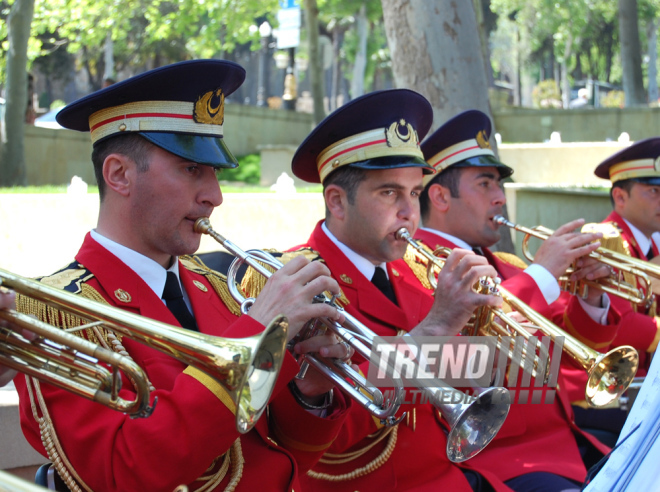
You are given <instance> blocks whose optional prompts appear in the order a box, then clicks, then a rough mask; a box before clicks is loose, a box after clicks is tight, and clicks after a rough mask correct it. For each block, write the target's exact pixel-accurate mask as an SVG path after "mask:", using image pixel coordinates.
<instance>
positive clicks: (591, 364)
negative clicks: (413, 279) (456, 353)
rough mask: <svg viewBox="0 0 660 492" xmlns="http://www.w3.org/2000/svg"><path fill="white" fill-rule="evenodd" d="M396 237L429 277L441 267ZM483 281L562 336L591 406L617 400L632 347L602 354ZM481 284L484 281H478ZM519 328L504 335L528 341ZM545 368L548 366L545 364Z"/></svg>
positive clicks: (629, 375)
mask: <svg viewBox="0 0 660 492" xmlns="http://www.w3.org/2000/svg"><path fill="white" fill-rule="evenodd" d="M404 230H405V229H404ZM400 232H401V230H400V231H398V232H397V235H399V233H400ZM400 237H402V238H404V239H406V240H407V241H408V243H409V244H410V245H412V246H413V247H414V248H415V250H416V251H417V252H419V253H420V254H421V255H422V256H423V257H424V258H426V259H427V260H429V265H428V269H427V272H428V274H429V277H430V276H431V275H432V271H433V269H434V268H438V269H441V268H442V266H443V265H444V262H442V261H437V258H436V257H435V255H434V254H431V253H428V252H427V251H426V250H424V248H422V246H421V245H420V244H419V243H417V241H415V240H414V239H413V238H412V237H411V236H410V234H409V233H408V231H405V234H404V233H402V234H401V235H400ZM431 257H433V259H431ZM434 280H435V279H434ZM483 282H485V285H487V286H488V287H489V290H488V291H487V292H482V293H488V294H499V295H501V296H502V298H503V300H504V302H505V303H507V304H508V305H509V306H511V308H512V309H513V310H515V311H518V312H519V313H520V314H522V315H523V316H524V317H525V318H527V320H529V322H531V323H532V324H533V325H535V327H536V328H538V329H539V330H540V331H541V333H543V335H545V336H548V337H550V338H551V339H552V340H556V339H557V338H558V337H564V345H563V347H562V349H563V351H564V352H565V353H566V354H567V355H568V356H569V357H570V358H571V360H573V361H574V362H575V363H576V364H577V365H578V366H580V367H581V368H582V369H584V370H585V371H586V372H587V374H588V376H589V379H588V381H587V386H586V388H585V399H586V400H587V402H588V403H589V404H590V405H591V406H594V407H602V406H605V405H607V404H609V403H611V402H612V401H614V400H616V399H618V398H619V397H620V396H621V395H622V394H623V393H624V391H626V389H627V388H628V386H629V385H630V383H631V382H632V381H633V378H634V377H635V373H636V372H637V366H638V364H639V356H638V354H637V351H636V350H635V349H634V348H632V347H630V346H627V345H624V346H621V347H617V348H615V349H612V350H610V351H609V352H608V353H606V354H601V353H600V352H597V351H596V350H593V349H592V348H590V347H588V346H587V345H585V344H583V343H582V342H580V341H579V340H577V339H576V338H574V337H572V336H571V335H569V334H568V333H566V332H565V331H564V330H562V329H561V328H559V327H558V326H556V325H555V324H554V323H552V322H550V321H549V320H548V319H546V318H545V317H543V316H541V315H540V314H539V313H538V312H536V311H535V310H533V309H532V308H531V307H529V306H528V305H527V304H525V303H524V302H523V301H521V300H520V299H518V298H517V297H515V296H514V295H513V294H511V293H510V292H509V291H507V290H506V289H505V288H504V287H502V286H501V285H499V283H494V284H492V286H491V284H490V283H489V282H488V281H483ZM481 285H484V284H483V283H482V284H481ZM482 309H485V310H488V311H489V312H490V313H491V314H494V315H495V317H497V318H500V319H503V320H506V319H508V318H510V317H509V316H508V315H507V314H506V313H504V311H502V310H501V309H500V308H493V307H484V308H482ZM492 318H493V317H492V316H490V317H489V318H488V319H489V320H492ZM476 324H478V323H476ZM515 324H518V323H515ZM513 326H514V324H511V325H510V324H509V322H508V321H505V322H504V323H503V325H499V324H497V323H486V325H485V326H478V328H479V332H478V333H472V334H473V335H476V334H485V335H496V336H498V337H499V336H502V333H500V329H501V328H507V327H508V328H513ZM519 327H520V330H522V331H521V332H519V331H518V328H514V330H513V331H515V333H507V334H506V335H505V336H515V335H519V336H523V337H525V338H526V339H527V340H529V336H530V335H529V332H527V330H526V329H525V328H524V326H523V325H519ZM546 360H547V359H546ZM546 367H549V365H548V366H546Z"/></svg>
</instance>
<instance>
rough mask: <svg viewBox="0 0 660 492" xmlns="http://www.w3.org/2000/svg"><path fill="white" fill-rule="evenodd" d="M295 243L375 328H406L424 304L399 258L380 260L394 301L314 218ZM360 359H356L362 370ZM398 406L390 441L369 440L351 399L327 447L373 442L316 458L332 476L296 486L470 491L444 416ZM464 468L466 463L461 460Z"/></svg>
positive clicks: (367, 424)
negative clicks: (335, 458) (342, 457)
mask: <svg viewBox="0 0 660 492" xmlns="http://www.w3.org/2000/svg"><path fill="white" fill-rule="evenodd" d="M299 248H311V249H312V250H314V251H315V252H317V253H318V254H319V255H320V257H321V258H322V259H323V261H324V262H325V263H326V265H327V266H328V268H329V269H330V271H331V272H332V276H333V277H334V278H335V279H336V280H337V282H338V283H339V286H340V287H341V289H342V291H343V294H344V295H345V296H346V298H347V299H348V304H347V305H346V306H345V308H346V311H348V312H349V313H350V314H351V315H353V316H355V317H356V318H357V319H358V320H359V321H360V322H362V323H364V324H365V325H366V326H367V327H369V328H370V329H371V330H372V331H373V332H374V333H376V334H377V335H381V336H396V335H397V334H398V333H399V332H400V331H403V332H407V331H410V330H411V329H412V328H414V327H415V326H416V325H417V324H418V323H419V322H420V321H421V320H422V319H423V318H424V317H425V316H426V314H427V313H428V311H429V310H430V308H431V305H432V298H431V297H430V296H428V295H427V294H426V293H425V292H423V291H422V290H420V289H419V288H418V287H417V286H416V285H415V283H416V282H417V281H416V279H415V278H414V275H413V274H412V272H411V271H410V270H409V268H408V267H407V265H406V264H405V263H404V262H400V265H397V266H394V265H393V264H388V265H387V272H388V276H389V278H390V282H391V284H392V287H393V289H394V292H395V295H396V298H397V300H398V303H399V306H400V307H399V306H396V305H395V304H394V303H392V302H391V301H390V300H389V299H387V297H385V295H384V294H383V293H382V292H381V291H380V290H378V289H377V288H376V287H375V286H374V285H373V284H372V283H371V281H370V279H367V278H366V277H365V276H364V275H363V274H362V273H360V272H359V271H358V270H357V268H356V267H355V266H354V265H353V263H351V261H350V260H349V259H348V258H347V257H346V256H345V255H344V254H343V253H342V252H341V251H340V250H339V248H337V246H336V245H335V244H334V243H333V242H332V241H331V240H330V239H329V238H328V237H327V235H326V234H325V233H324V232H323V230H322V228H321V222H319V223H318V224H317V226H316V228H315V229H314V231H313V232H312V235H311V236H310V238H309V240H308V242H307V244H305V245H303V246H298V247H296V248H292V250H291V251H293V250H297V249H299ZM395 263H398V262H395ZM367 364H368V362H367V363H364V364H362V365H361V368H362V372H365V374H366V368H367ZM403 407H407V408H405V410H406V411H407V412H408V417H407V418H404V420H403V421H402V422H401V423H400V424H399V425H398V426H397V427H396V432H397V435H396V436H395V439H396V440H395V441H394V442H392V441H393V438H392V434H389V435H388V436H386V437H385V438H384V439H382V441H380V442H378V443H375V442H376V440H377V439H378V437H380V436H381V433H382V432H383V431H382V430H381V426H380V425H379V424H377V423H376V422H375V420H374V418H373V417H372V416H371V415H370V414H369V413H368V412H367V411H366V410H365V409H364V408H363V407H361V406H360V405H356V404H354V405H353V406H352V408H351V410H350V411H349V415H348V417H347V419H346V422H345V424H344V426H343V428H342V430H341V432H340V434H339V435H338V437H337V439H336V440H335V442H334V443H333V445H332V446H331V448H330V449H329V450H328V452H329V453H336V454H344V453H347V452H353V451H358V450H366V447H367V446H369V445H372V446H373V447H372V448H371V449H369V450H366V451H365V452H364V454H362V455H360V456H359V457H357V458H356V459H352V460H348V461H347V462H345V463H342V464H332V465H328V464H324V463H318V464H317V465H315V466H314V467H313V470H314V471H315V472H317V473H325V474H328V475H332V476H335V477H337V476H340V477H339V478H340V479H339V480H337V479H336V478H334V479H333V478H331V477H325V478H320V479H319V478H311V477H309V476H304V474H302V475H303V476H301V481H302V482H303V485H305V487H306V488H308V489H310V490H318V491H324V490H327V491H333V492H335V491H355V490H360V491H367V490H377V491H379V492H385V491H392V490H418V491H429V492H431V491H433V492H435V491H437V490H451V491H459V490H466V491H469V490H471V488H470V486H469V484H468V483H467V481H466V479H465V478H464V476H463V473H462V472H461V470H460V469H459V467H458V466H456V465H454V464H452V463H451V462H450V461H449V460H448V458H447V454H446V451H445V449H446V446H447V439H446V435H445V431H444V429H443V425H444V421H442V422H443V424H441V423H440V419H439V418H438V417H437V414H436V411H435V410H434V408H433V407H432V406H431V405H430V404H428V403H426V404H423V405H420V404H418V405H414V407H413V405H404V406H403ZM403 407H402V408H403ZM372 435H373V437H371V436H372ZM366 436H370V437H366ZM374 443H375V444H374ZM392 443H393V444H394V448H393V450H388V445H391V444H392ZM465 467H466V468H469V465H465ZM364 472H368V473H364Z"/></svg>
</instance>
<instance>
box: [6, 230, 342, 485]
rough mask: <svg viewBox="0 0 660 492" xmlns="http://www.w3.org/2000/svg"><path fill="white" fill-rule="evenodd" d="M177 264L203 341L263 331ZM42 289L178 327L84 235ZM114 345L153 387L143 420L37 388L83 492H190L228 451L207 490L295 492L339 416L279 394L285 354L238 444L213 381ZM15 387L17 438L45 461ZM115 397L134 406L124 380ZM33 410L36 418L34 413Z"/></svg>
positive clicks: (150, 352)
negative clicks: (267, 400)
mask: <svg viewBox="0 0 660 492" xmlns="http://www.w3.org/2000/svg"><path fill="white" fill-rule="evenodd" d="M179 261H180V265H179V267H180V269H179V271H180V278H181V282H182V284H183V286H184V288H185V290H186V292H187V293H188V296H189V299H190V302H191V305H192V309H193V312H194V314H195V317H196V321H197V325H198V327H199V330H200V331H201V332H202V333H205V334H208V335H215V336H222V337H232V338H241V337H247V336H252V335H255V334H258V333H260V332H262V331H263V329H264V327H263V326H262V325H261V324H260V323H258V322H257V321H255V320H254V319H253V318H251V317H249V316H241V317H240V318H238V317H237V316H236V315H235V314H233V313H232V312H231V310H230V309H229V308H228V306H227V305H226V304H225V303H224V302H223V301H222V300H221V299H220V297H219V296H218V295H217V293H216V291H215V290H214V287H213V283H214V282H215V281H217V280H218V279H219V278H220V277H219V276H218V275H217V274H215V273H214V272H213V273H212V272H211V271H210V270H208V269H205V268H202V267H201V266H200V265H199V264H195V263H193V261H191V259H190V258H188V259H185V258H183V259H180V260H179ZM42 281H43V282H46V283H49V284H51V285H55V284H57V285H59V286H60V287H67V286H68V288H67V290H72V291H73V292H76V291H77V292H80V289H81V287H82V288H86V289H87V292H90V289H88V287H91V288H92V289H93V291H92V292H94V291H95V292H96V293H97V295H100V296H101V297H102V298H103V300H105V302H107V303H108V304H110V305H111V306H115V307H119V308H121V309H126V310H127V311H131V312H134V313H137V314H140V315H142V316H145V317H148V318H152V319H155V320H158V321H162V322H165V323H169V324H172V325H175V326H178V323H177V320H176V318H175V317H174V316H173V315H172V314H171V312H170V311H169V310H168V309H167V307H166V306H165V305H164V303H163V302H162V300H161V299H160V298H159V297H158V296H157V295H155V294H154V292H153V291H152V290H151V289H150V288H149V287H148V286H147V284H146V283H145V282H144V281H143V280H142V279H141V278H140V277H138V276H137V274H136V273H135V272H133V270H131V269H129V268H128V267H127V266H126V265H125V264H124V263H123V262H122V261H120V260H119V259H118V258H117V257H116V256H114V255H113V254H111V253H109V252H108V251H107V250H106V249H105V248H103V247H102V246H100V245H99V244H98V243H97V242H96V241H94V240H93V239H92V238H91V236H90V235H89V234H88V235H87V237H86V238H85V241H84V244H83V246H82V248H81V249H80V251H79V252H78V255H77V256H76V262H74V263H72V264H71V265H70V266H69V267H68V269H67V270H63V271H61V272H59V273H58V274H55V275H53V276H51V277H47V278H45V279H43V280H42ZM19 307H20V304H19ZM121 343H122V344H123V346H124V347H125V348H126V350H127V352H128V353H129V354H130V356H131V357H132V358H133V360H134V361H135V362H136V363H137V364H138V365H140V366H141V367H142V368H143V369H144V370H145V372H146V373H147V375H148V377H149V380H150V382H151V384H152V385H153V387H154V388H155V391H152V393H151V400H152V404H153V401H154V400H155V399H156V398H157V399H158V401H157V404H156V407H155V410H154V412H153V414H152V415H151V416H150V417H148V418H143V419H132V418H130V417H129V416H127V415H124V414H122V413H120V412H117V411H114V410H110V409H108V408H106V407H105V406H102V405H100V404H98V403H94V402H91V401H89V400H87V399H84V398H80V397H78V396H74V395H72V394H71V393H68V392H66V391H64V390H60V389H57V388H54V387H52V386H50V385H48V384H41V385H40V388H41V393H42V394H43V396H44V399H45V403H46V409H47V412H48V413H49V416H50V419H52V424H53V426H54V429H55V432H56V433H57V436H58V438H59V441H60V443H61V447H62V450H61V451H59V452H58V455H59V456H60V457H61V456H62V452H63V453H64V455H66V458H67V459H68V460H69V461H70V463H71V465H72V468H73V469H74V470H75V472H76V473H78V475H79V476H80V477H81V479H82V480H83V481H84V482H85V483H86V484H87V485H88V487H89V489H91V490H99V491H112V490H117V491H123V492H125V491H147V490H149V491H168V492H169V491H171V490H173V489H174V488H175V487H177V486H178V485H180V484H186V485H188V486H189V488H190V489H191V490H194V489H196V488H198V487H200V486H202V485H204V484H205V483H207V482H208V480H207V479H200V477H202V476H205V475H206V476H208V475H212V474H214V473H216V472H217V471H218V470H219V468H220V467H221V464H222V462H223V460H224V457H223V455H225V453H227V452H228V450H229V449H230V448H232V449H234V455H233V456H232V458H231V466H230V469H229V471H228V472H227V473H226V476H225V477H224V479H222V480H219V481H218V482H217V485H216V486H211V487H210V488H209V490H223V489H224V487H226V486H227V484H228V482H229V480H230V478H231V477H232V476H236V475H239V476H240V480H239V482H238V486H237V488H236V490H244V491H253V490H273V491H284V490H292V489H295V490H300V489H301V487H300V484H299V483H298V480H297V472H298V468H297V465H296V459H294V454H295V456H296V458H297V459H299V460H300V462H301V463H304V466H305V467H306V466H310V465H311V463H313V462H314V461H316V459H318V457H319V456H320V454H322V453H323V450H324V449H325V448H326V447H328V446H329V444H330V442H331V441H332V439H333V437H334V435H335V434H336V432H337V429H338V427H339V426H340V425H341V422H342V416H343V415H344V414H345V413H346V412H345V411H342V410H343V409H344V408H345V400H344V399H343V397H342V396H341V395H337V398H336V399H335V401H336V402H337V405H336V407H335V408H337V409H338V410H337V411H335V412H334V413H333V414H332V415H331V416H330V418H327V419H319V418H317V417H315V416H313V415H311V414H310V413H309V412H307V411H305V410H304V409H302V407H300V406H299V405H298V404H297V403H295V401H294V400H293V397H292V396H291V394H290V392H289V390H288V389H287V388H286V387H285V386H286V382H287V381H288V380H290V379H291V378H292V377H293V376H294V375H295V374H296V372H297V371H298V365H297V363H296V362H295V360H294V359H293V358H292V357H291V356H290V355H288V354H287V357H286V360H285V363H284V365H283V368H282V372H281V374H280V378H279V380H278V385H277V387H276V389H275V392H274V395H276V396H274V397H273V398H274V399H273V400H271V404H270V406H269V412H268V413H269V416H270V419H269V418H268V416H267V413H266V412H265V413H264V415H263V416H262V418H261V419H260V420H259V421H258V423H257V425H256V426H255V428H254V429H252V430H251V431H250V432H248V433H246V434H243V435H239V433H238V431H237V430H236V426H235V417H234V413H233V411H232V409H231V408H230V407H231V406H232V405H231V404H229V406H228V405H227V404H226V403H225V402H227V401H228V400H227V396H228V395H227V393H225V392H224V390H223V389H222V387H220V385H219V384H218V383H217V382H216V381H215V380H213V379H212V378H210V377H208V376H206V375H205V374H204V373H201V372H200V371H198V370H196V369H194V368H192V367H188V368H186V365H185V364H183V363H182V362H179V361H178V360H176V359H174V358H173V357H170V356H167V355H165V354H163V353H161V352H159V351H156V350H154V349H152V348H149V347H147V346H145V345H142V344H140V343H137V342H134V341H132V340H129V339H128V338H127V337H123V339H122V340H121ZM16 387H17V389H18V391H19V394H20V413H21V425H22V428H23V432H24V434H25V436H26V438H27V439H28V441H29V442H30V444H31V445H32V446H33V447H34V448H35V449H37V450H38V451H39V452H41V453H42V454H44V455H46V452H45V450H44V446H43V444H42V437H41V434H40V430H39V424H38V423H37V421H36V420H35V417H34V416H33V411H35V410H33V406H32V405H31V401H30V398H29V395H28V388H27V387H26V379H25V378H24V377H22V376H19V377H17V378H16ZM282 388H284V391H280V390H281V389H282ZM337 393H338V392H337ZM120 396H121V397H122V398H124V399H127V400H133V399H134V394H133V392H132V386H131V384H130V382H129V381H128V380H127V378H126V377H123V386H122V390H121V392H120ZM35 406H36V407H37V408H36V411H37V413H38V415H41V413H42V410H41V409H39V408H38V405H35ZM291 419H293V421H291ZM237 438H238V439H239V441H240V446H241V448H242V451H241V452H240V454H242V456H243V458H244V461H245V462H244V467H243V470H242V472H240V471H239V473H236V470H235V469H234V467H235V464H236V463H238V461H239V460H238V459H236V446H235V445H234V446H232V445H233V443H234V442H235V441H236V440H237ZM282 444H284V445H285V446H286V447H288V448H289V450H288V451H287V450H285V449H284V448H283V447H282V446H281V445H282ZM292 453H294V454H292ZM50 458H51V460H52V459H53V456H52V455H51V456H50ZM207 470H208V471H207Z"/></svg>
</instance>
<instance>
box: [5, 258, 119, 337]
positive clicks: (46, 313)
mask: <svg viewBox="0 0 660 492" xmlns="http://www.w3.org/2000/svg"><path fill="white" fill-rule="evenodd" d="M92 278H94V274H93V273H92V272H90V271H89V270H88V269H87V268H86V267H85V266H84V265H82V264H80V263H78V262H77V261H74V262H72V263H70V264H69V265H67V266H65V267H64V268H62V269H60V270H59V271H57V272H55V273H54V274H52V275H48V276H46V277H38V278H36V280H37V281H39V282H41V283H42V284H44V285H48V286H50V287H54V288H56V289H60V290H63V291H65V292H68V293H70V294H72V295H77V296H80V297H84V298H87V299H92V300H94V301H97V302H100V303H104V304H108V303H107V301H106V300H105V299H104V298H103V296H102V295H101V294H100V293H99V292H98V291H97V290H96V289H95V288H94V287H92V286H91V285H89V283H88V282H89V281H90V280H91V279H92ZM16 309H17V310H18V311H20V312H22V313H25V314H30V315H32V316H34V317H35V318H37V319H38V320H40V321H43V322H44V323H48V324H49V325H51V326H54V327H57V328H62V329H68V328H74V327H78V326H81V325H83V324H86V323H87V322H88V320H85V319H83V318H80V317H79V316H76V315H74V314H71V313H70V312H68V311H66V310H64V309H59V308H56V307H53V306H49V305H47V304H46V303H44V302H42V301H41V300H40V299H34V298H32V297H28V296H25V295H21V294H18V295H17V296H16ZM75 334H76V335H78V336H81V337H83V338H87V339H88V340H90V341H92V342H94V343H100V340H99V337H102V338H103V339H105V341H106V342H108V335H107V330H106V329H105V328H102V327H95V328H93V329H87V330H84V332H83V331H76V332H75ZM117 338H119V339H120V338H121V337H120V336H119V335H118V336H117ZM106 346H107V344H106Z"/></svg>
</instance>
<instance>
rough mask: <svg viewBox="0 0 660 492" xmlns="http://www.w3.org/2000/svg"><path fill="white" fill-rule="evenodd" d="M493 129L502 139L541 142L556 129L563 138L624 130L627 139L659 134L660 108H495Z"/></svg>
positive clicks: (600, 136) (612, 136)
mask: <svg viewBox="0 0 660 492" xmlns="http://www.w3.org/2000/svg"><path fill="white" fill-rule="evenodd" d="M494 119H495V129H496V131H497V132H498V133H499V134H500V135H502V142H506V143H523V142H545V141H547V140H548V139H549V138H550V134H551V133H552V132H559V133H560V134H561V139H562V141H563V142H604V141H607V140H615V141H616V140H617V139H618V138H619V135H621V133H622V132H627V133H628V134H629V135H630V139H631V140H641V139H644V138H648V137H656V136H658V135H660V108H598V109H594V108H591V109H571V110H564V109H527V108H507V109H501V110H498V111H496V112H495V115H494Z"/></svg>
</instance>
